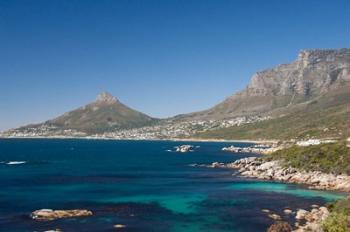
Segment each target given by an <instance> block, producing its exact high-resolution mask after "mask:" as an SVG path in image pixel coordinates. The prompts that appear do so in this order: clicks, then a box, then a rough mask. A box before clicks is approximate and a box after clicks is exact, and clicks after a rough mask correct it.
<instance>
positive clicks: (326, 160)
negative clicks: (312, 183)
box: [267, 141, 350, 175]
mask: <svg viewBox="0 0 350 232" xmlns="http://www.w3.org/2000/svg"><path fill="white" fill-rule="evenodd" d="M267 159H278V160H284V161H285V164H286V165H288V166H292V167H295V168H299V169H302V170H308V171H321V172H325V173H334V174H348V175H350V149H349V148H348V147H347V146H346V142H345V141H341V142H338V143H329V144H320V145H314V146H308V147H299V146H296V145H295V146H292V147H290V148H286V149H283V150H279V151H276V152H274V153H273V154H272V155H271V156H269V157H268V158H267Z"/></svg>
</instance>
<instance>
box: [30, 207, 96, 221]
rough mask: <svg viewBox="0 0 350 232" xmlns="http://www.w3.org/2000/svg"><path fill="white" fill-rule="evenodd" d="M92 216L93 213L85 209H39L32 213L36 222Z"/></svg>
mask: <svg viewBox="0 0 350 232" xmlns="http://www.w3.org/2000/svg"><path fill="white" fill-rule="evenodd" d="M91 215H92V212H91V211H89V210H85V209H73V210H52V209H39V210H36V211H34V212H32V213H31V215H30V217H31V218H32V219H34V220H36V221H53V220H56V219H60V218H71V217H86V216H91Z"/></svg>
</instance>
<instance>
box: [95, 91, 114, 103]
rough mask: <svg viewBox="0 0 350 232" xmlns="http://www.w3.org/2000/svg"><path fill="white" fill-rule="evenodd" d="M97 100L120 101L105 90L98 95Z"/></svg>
mask: <svg viewBox="0 0 350 232" xmlns="http://www.w3.org/2000/svg"><path fill="white" fill-rule="evenodd" d="M96 102H98V103H108V104H112V103H116V102H118V100H117V98H115V97H114V96H113V95H112V94H110V93H108V92H106V91H103V92H101V93H100V94H99V95H97V97H96Z"/></svg>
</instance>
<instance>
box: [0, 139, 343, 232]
mask: <svg viewBox="0 0 350 232" xmlns="http://www.w3.org/2000/svg"><path fill="white" fill-rule="evenodd" d="M188 143H189V142H187V143H184V142H168V141H104V140H52V139H47V140H45V139H2V140H0V162H2V163H0V231H45V230H49V229H61V230H62V231H115V230H116V229H114V228H113V225H115V224H125V225H126V226H127V227H126V228H125V229H119V230H118V231H142V232H147V231H162V232H167V231H169V232H179V231H189V232H194V231H211V232H216V231H218V232H219V231H265V230H266V228H267V227H268V226H269V225H270V224H271V223H272V222H273V221H272V220H271V219H269V218H268V217H267V216H266V214H265V213H263V212H262V211H261V210H262V209H270V210H272V211H274V212H277V213H279V214H281V215H282V216H284V219H286V220H289V221H292V220H293V219H292V217H288V216H285V215H283V213H282V211H283V209H284V208H285V207H289V208H291V209H297V208H306V209H307V208H310V206H311V204H324V203H325V202H327V201H331V200H334V199H337V198H340V197H342V196H341V195H339V194H336V193H330V192H323V191H311V190H308V189H307V188H305V187H303V186H298V185H289V184H281V183H274V182H262V181H256V180H249V179H245V178H240V177H237V176H232V173H233V172H234V171H233V170H223V169H208V168H198V167H191V166H189V164H192V163H211V162H214V161H219V162H229V161H233V160H235V159H238V158H242V157H245V156H249V154H232V153H225V152H222V151H221V148H222V147H223V146H227V145H232V143H214V142H213V143H210V142H191V143H189V144H193V145H198V146H200V147H199V148H197V149H196V150H195V152H191V153H175V152H168V151H167V150H169V149H173V147H174V146H176V145H181V144H188ZM244 145H245V144H235V146H244ZM10 161H26V163H23V164H14V165H9V164H7V163H8V162H10ZM41 208H51V209H74V208H82V209H89V210H92V211H93V213H94V216H91V217H86V218H73V219H61V220H57V221H52V222H35V221H33V220H31V219H30V217H29V215H30V213H31V212H32V211H34V210H36V209H41Z"/></svg>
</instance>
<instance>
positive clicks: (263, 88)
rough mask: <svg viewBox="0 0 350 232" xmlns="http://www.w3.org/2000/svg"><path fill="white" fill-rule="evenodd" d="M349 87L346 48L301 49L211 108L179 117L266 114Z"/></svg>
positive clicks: (349, 53)
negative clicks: (293, 56)
mask: <svg viewBox="0 0 350 232" xmlns="http://www.w3.org/2000/svg"><path fill="white" fill-rule="evenodd" d="M349 84H350V49H333V50H331V49H329V50H303V51H301V52H300V53H299V56H298V59H297V60H295V61H294V62H292V63H290V64H282V65H278V66H277V67H275V68H272V69H267V70H264V71H261V72H257V73H255V74H254V75H253V76H252V78H251V81H250V83H249V85H248V86H247V87H246V88H245V89H244V90H242V91H240V92H238V93H236V94H234V95H232V96H231V97H229V98H227V99H226V100H224V101H223V102H222V103H220V104H218V105H216V106H214V107H213V108H211V109H209V110H205V111H201V112H197V113H193V114H189V115H184V116H181V117H179V118H198V119H199V118H201V119H218V118H230V117H236V116H242V115H256V114H266V113H271V112H272V111H274V110H280V109H288V108H293V107H294V106H296V105H298V104H300V103H305V102H308V101H310V100H313V99H315V98H318V97H320V96H323V95H327V94H329V93H330V92H336V91H338V90H340V89H342V88H344V87H346V86H348V85H349ZM349 94H350V93H349Z"/></svg>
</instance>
